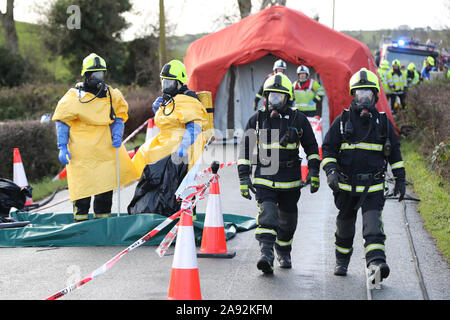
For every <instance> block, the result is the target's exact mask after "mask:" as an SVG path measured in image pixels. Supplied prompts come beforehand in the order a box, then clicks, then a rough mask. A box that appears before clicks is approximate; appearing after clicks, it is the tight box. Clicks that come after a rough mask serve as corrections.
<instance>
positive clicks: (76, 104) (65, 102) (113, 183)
mask: <svg viewBox="0 0 450 320" xmlns="http://www.w3.org/2000/svg"><path fill="white" fill-rule="evenodd" d="M110 92H111V96H112V106H113V109H114V113H115V114H116V116H117V117H119V118H122V119H123V122H124V123H125V122H126V121H127V120H128V103H127V102H126V101H125V99H124V98H123V96H122V93H121V92H120V91H119V90H118V89H111V91H110ZM81 97H82V101H88V100H90V99H92V98H93V97H94V95H93V94H92V93H89V92H84V91H81ZM110 113H111V103H110V96H109V93H108V94H107V96H106V97H105V98H95V99H94V100H93V101H91V102H89V103H81V102H80V101H79V89H75V88H72V89H70V90H69V91H68V92H67V93H66V94H65V95H64V96H63V97H62V98H61V100H60V101H59V102H58V105H57V106H56V110H55V113H54V115H53V118H52V120H53V121H58V120H59V121H62V122H64V123H66V124H67V125H68V126H69V127H70V135H69V144H68V149H69V152H70V154H71V160H69V164H68V165H67V166H66V168H67V183H68V186H69V195H70V200H71V201H75V200H78V199H82V198H86V197H90V196H93V195H96V194H100V193H104V192H107V191H111V190H114V189H116V188H117V160H116V158H117V156H116V149H115V148H114V147H113V146H112V139H111V129H110V127H109V125H110V124H111V123H112V122H113V120H111V117H110ZM119 164H120V185H125V184H127V183H129V182H131V181H132V180H134V179H137V178H139V174H138V173H137V171H136V169H135V168H134V166H133V165H132V163H131V159H130V157H129V156H128V153H127V151H126V149H125V146H124V145H122V146H120V148H119Z"/></svg>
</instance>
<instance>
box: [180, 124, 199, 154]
mask: <svg viewBox="0 0 450 320" xmlns="http://www.w3.org/2000/svg"><path fill="white" fill-rule="evenodd" d="M200 132H202V128H201V127H200V126H199V125H198V124H196V123H194V122H192V121H191V122H188V123H186V130H185V131H184V134H183V139H182V140H181V143H180V147H179V148H178V156H179V157H180V158H183V157H185V156H187V153H188V152H187V149H188V148H189V147H190V146H191V145H192V144H193V143H194V141H195V139H196V138H197V136H198V135H199V134H200Z"/></svg>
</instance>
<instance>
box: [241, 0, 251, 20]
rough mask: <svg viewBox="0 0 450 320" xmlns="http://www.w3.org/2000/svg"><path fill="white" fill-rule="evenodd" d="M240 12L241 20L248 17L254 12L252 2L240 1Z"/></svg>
mask: <svg viewBox="0 0 450 320" xmlns="http://www.w3.org/2000/svg"><path fill="white" fill-rule="evenodd" d="M238 5H239V12H240V14H241V19H244V18H245V17H248V16H249V15H250V12H251V11H252V1H251V0H238Z"/></svg>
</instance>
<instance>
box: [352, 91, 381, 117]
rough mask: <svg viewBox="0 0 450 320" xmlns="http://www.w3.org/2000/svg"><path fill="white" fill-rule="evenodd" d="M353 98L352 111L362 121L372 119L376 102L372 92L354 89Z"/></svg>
mask: <svg viewBox="0 0 450 320" xmlns="http://www.w3.org/2000/svg"><path fill="white" fill-rule="evenodd" d="M353 97H354V98H353V101H352V106H351V107H352V109H353V110H355V111H356V112H357V113H358V114H359V116H360V117H361V118H363V119H370V118H372V112H373V111H374V110H375V103H376V100H377V99H376V96H375V94H374V92H373V91H372V90H371V89H356V90H355V92H354V94H353Z"/></svg>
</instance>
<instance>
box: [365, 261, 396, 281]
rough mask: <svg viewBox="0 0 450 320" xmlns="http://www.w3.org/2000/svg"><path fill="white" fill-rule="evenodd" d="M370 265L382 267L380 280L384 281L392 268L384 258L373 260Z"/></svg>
mask: <svg viewBox="0 0 450 320" xmlns="http://www.w3.org/2000/svg"><path fill="white" fill-rule="evenodd" d="M370 266H376V267H377V268H380V276H381V279H380V281H383V279H386V278H387V277H388V276H389V272H390V269H389V266H388V265H387V263H386V261H384V260H382V259H377V260H373V261H371V262H370V263H369V265H368V266H367V267H368V268H370Z"/></svg>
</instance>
